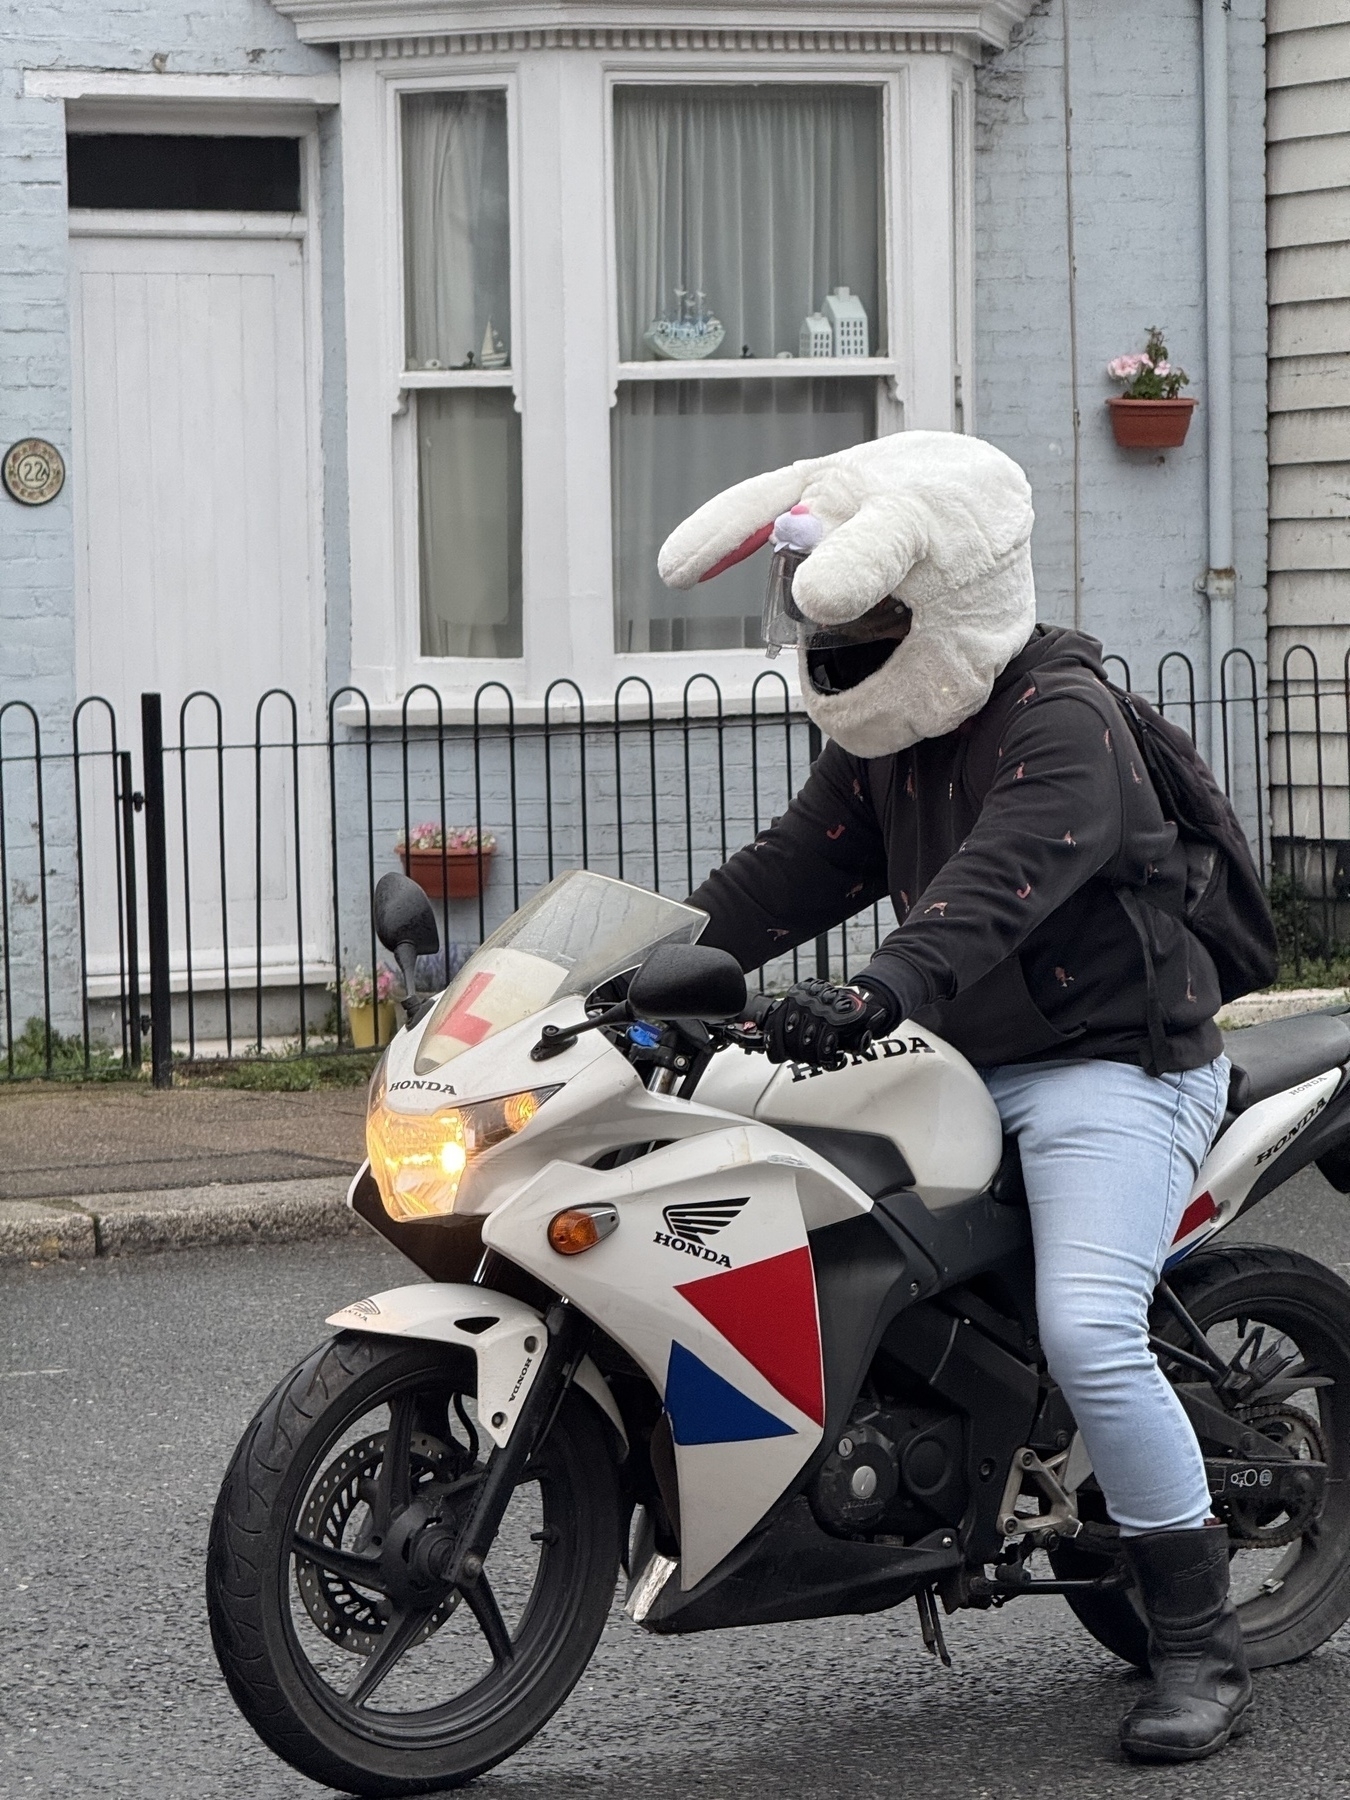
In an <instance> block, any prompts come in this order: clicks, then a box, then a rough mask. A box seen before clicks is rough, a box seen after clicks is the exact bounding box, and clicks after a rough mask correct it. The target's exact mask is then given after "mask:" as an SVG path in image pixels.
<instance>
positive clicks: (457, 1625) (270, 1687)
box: [207, 1334, 620, 1795]
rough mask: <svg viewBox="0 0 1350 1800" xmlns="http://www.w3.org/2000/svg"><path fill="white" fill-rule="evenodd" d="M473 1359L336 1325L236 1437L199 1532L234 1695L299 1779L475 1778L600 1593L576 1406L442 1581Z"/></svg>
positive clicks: (520, 1731) (422, 1781) (610, 1497)
mask: <svg viewBox="0 0 1350 1800" xmlns="http://www.w3.org/2000/svg"><path fill="white" fill-rule="evenodd" d="M474 1385H475V1363H474V1358H473V1357H472V1355H470V1354H467V1353H465V1352H464V1351H461V1350H456V1349H448V1348H446V1347H445V1346H440V1345H434V1344H424V1343H410V1342H408V1341H406V1340H402V1339H397V1338H378V1337H362V1336H358V1335H353V1334H345V1335H343V1336H341V1337H337V1338H334V1339H332V1340H331V1341H330V1342H329V1343H327V1344H324V1345H323V1346H322V1347H321V1348H319V1349H318V1350H316V1351H314V1353H313V1354H312V1355H311V1356H310V1357H309V1358H307V1360H306V1361H305V1362H304V1363H302V1364H301V1365H300V1367H299V1368H297V1369H296V1370H295V1371H294V1372H293V1373H292V1374H291V1375H290V1376H288V1377H287V1379H286V1380H285V1381H284V1382H282V1384H281V1385H280V1387H279V1388H278V1389H277V1390H276V1392H275V1393H274V1394H273V1395H272V1396H271V1398H270V1399H269V1400H268V1402H267V1403H266V1405H265V1406H264V1407H263V1409H262V1411H261V1412H260V1413H259V1415H258V1417H257V1418H256V1419H255V1420H254V1422H253V1424H252V1425H251V1426H250V1427H249V1429H248V1431H247V1432H246V1433H245V1435H244V1438H243V1440H242V1442H241V1443H240V1446H239V1448H238V1450H237V1451H236V1452H235V1456H234V1460H233V1462H232V1464H231V1466H230V1469H229V1472H228V1473H227V1475H226V1477H225V1482H224V1485H223V1486H222V1488H221V1492H220V1498H219V1500H218V1501H217V1503H216V1510H215V1516H214V1518H213V1520H212V1524H211V1542H210V1551H209V1558H208V1570H207V1602H208V1608H209V1612H210V1619H211V1635H212V1639H213V1642H214V1644H215V1649H216V1655H217V1657H218V1658H219V1661H220V1665H221V1668H222V1670H223V1671H224V1674H225V1679H226V1681H227V1682H228V1683H229V1686H230V1691H231V1693H232V1694H233V1695H234V1698H235V1701H236V1703H237V1704H238V1706H239V1708H240V1710H241V1711H242V1712H243V1714H244V1716H245V1718H247V1719H248V1721H249V1723H250V1724H251V1725H252V1726H253V1728H254V1729H255V1730H256V1731H257V1733H258V1735H259V1736H260V1737H261V1738H262V1739H263V1741H264V1742H265V1743H266V1744H268V1745H269V1746H270V1748H271V1749H273V1750H274V1751H276V1753H277V1754H278V1755H279V1756H282V1757H284V1758H285V1759H286V1761H287V1762H289V1763H291V1764H292V1765H293V1766H294V1767H295V1768H297V1769H299V1770H301V1771H302V1772H303V1773H304V1774H306V1775H308V1776H310V1777H311V1778H312V1779H313V1780H315V1781H320V1782H325V1783H327V1784H328V1785H329V1786H330V1787H335V1788H339V1789H341V1790H342V1791H343V1792H353V1791H354V1792H356V1793H358V1794H366V1795H395V1794H422V1793H429V1792H433V1791H435V1790H438V1789H444V1788H447V1787H457V1786H459V1785H460V1784H461V1783H463V1782H466V1781H468V1780H470V1779H472V1777H473V1776H475V1775H478V1774H481V1773H482V1772H483V1770H485V1769H488V1768H491V1767H492V1765H493V1764H494V1763H498V1762H500V1761H501V1760H502V1759H503V1757H506V1756H509V1755H510V1754H511V1753H512V1751H514V1750H516V1749H518V1748H519V1747H520V1746H521V1745H522V1744H523V1743H525V1742H526V1741H527V1740H528V1739H529V1738H531V1737H532V1736H533V1735H534V1734H535V1732H537V1731H538V1730H539V1729H540V1727H541V1726H542V1725H543V1724H544V1723H545V1721H546V1720H547V1719H548V1718H549V1717H550V1715H551V1714H552V1713H553V1712H554V1711H555V1710H556V1708H557V1707H558V1706H559V1705H561V1703H562V1701H563V1700H564V1699H565V1698H566V1697H567V1695H568V1694H569V1693H570V1692H571V1690H572V1688H573V1686H574V1685H575V1683H576V1682H577V1680H578V1679H579V1678H580V1676H581V1673H582V1671H583V1670H584V1669H585V1667H586V1664H587V1663H588V1662H589V1660H590V1656H591V1652H592V1651H593V1649H594V1648H595V1643H596V1639H597V1638H598V1637H599V1635H600V1632H601V1629H602V1627H603V1625H604V1622H605V1617H606V1614H607V1612H608V1610H609V1606H610V1602H611V1600H612V1599H613V1595H614V1584H615V1580H616V1578H617V1574H618V1561H619V1538H620V1529H619V1506H618V1493H617V1484H616V1478H615V1474H614V1465H613V1459H612V1456H611V1454H610V1449H609V1446H608V1443H607V1441H606V1438H605V1434H604V1427H603V1426H602V1424H601V1423H600V1420H599V1416H598V1414H597V1412H596V1410H595V1408H594V1407H593V1406H592V1405H591V1403H590V1402H589V1401H588V1400H587V1399H586V1398H585V1397H584V1396H582V1395H580V1394H578V1393H576V1392H575V1391H573V1392H571V1393H569V1394H568V1395H567V1397H566V1399H565V1400H564V1403H563V1406H562V1408H561V1410H560V1412H559V1414H558V1417H557V1419H556V1421H555V1423H554V1425H553V1427H552V1430H551V1431H550V1432H549V1434H548V1436H547V1438H546V1439H545V1441H544V1443H543V1444H542V1445H541V1446H540V1447H539V1449H538V1450H537V1451H536V1453H535V1455H534V1456H533V1457H532V1458H531V1460H530V1462H529V1463H528V1464H527V1465H526V1468H525V1472H524V1477H523V1479H522V1481H521V1483H520V1485H519V1486H518V1487H517V1488H516V1491H515V1494H514V1496H513V1498H512V1500H511V1503H510V1505H509V1507H508V1509H507V1512H506V1515H505V1518H504V1519H503V1521H502V1526H501V1529H500V1531H499V1533H498V1536H497V1539H496V1541H495V1543H494V1544H493V1547H492V1550H491V1552H490V1554H489V1556H488V1558H487V1559H486V1563H485V1565H484V1569H483V1573H482V1575H481V1577H480V1578H479V1579H478V1580H477V1581H476V1582H474V1583H473V1584H472V1585H471V1586H466V1587H465V1588H464V1590H463V1591H462V1592H461V1590H460V1589H458V1588H452V1587H450V1586H449V1585H448V1584H447V1583H446V1582H445V1581H444V1579H443V1572H444V1570H445V1568H446V1567H447V1566H448V1563H449V1560H450V1555H451V1553H452V1550H453V1544H454V1539H455V1536H456V1535H457V1532H458V1530H459V1528H460V1527H462V1525H463V1523H464V1522H465V1520H466V1519H467V1517H468V1513H469V1510H470V1508H471V1506H472V1504H473V1498H474V1494H475V1491H476V1489H477V1486H478V1484H479V1482H480V1481H481V1479H482V1476H483V1472H484V1468H485V1466H486V1452H487V1451H489V1450H490V1449H491V1444H490V1442H489V1441H488V1440H487V1438H486V1437H485V1435H483V1434H481V1433H480V1432H479V1430H478V1427H477V1421H476V1415H475V1411H474V1401H473V1393H474Z"/></svg>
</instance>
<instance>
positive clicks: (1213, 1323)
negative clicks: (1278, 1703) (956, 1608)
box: [1051, 1244, 1350, 1669]
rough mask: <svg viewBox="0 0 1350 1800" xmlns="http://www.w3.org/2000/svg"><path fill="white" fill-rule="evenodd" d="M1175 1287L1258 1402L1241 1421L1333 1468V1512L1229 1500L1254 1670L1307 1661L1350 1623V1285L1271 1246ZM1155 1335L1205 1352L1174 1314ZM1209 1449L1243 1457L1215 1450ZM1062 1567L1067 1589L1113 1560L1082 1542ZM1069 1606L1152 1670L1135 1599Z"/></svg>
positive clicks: (1176, 1280) (1241, 1409) (1219, 1253)
mask: <svg viewBox="0 0 1350 1800" xmlns="http://www.w3.org/2000/svg"><path fill="white" fill-rule="evenodd" d="M1171 1286H1172V1290H1173V1292H1174V1293H1175V1294H1176V1295H1177V1298H1178V1299H1179V1300H1180V1301H1181V1303H1182V1305H1183V1306H1184V1307H1185V1308H1186V1310H1187V1312H1188V1313H1189V1314H1190V1315H1191V1317H1192V1319H1193V1320H1194V1321H1195V1322H1196V1324H1197V1325H1199V1326H1200V1327H1201V1329H1202V1331H1203V1333H1204V1336H1205V1339H1206V1341H1207V1342H1208V1343H1209V1345H1210V1346H1211V1347H1212V1349H1213V1350H1214V1351H1216V1352H1217V1353H1218V1355H1219V1356H1220V1357H1221V1358H1222V1359H1223V1361H1224V1362H1225V1363H1226V1364H1230V1365H1231V1366H1232V1368H1233V1370H1234V1377H1233V1382H1234V1385H1235V1386H1236V1388H1237V1390H1238V1392H1239V1393H1242V1392H1243V1391H1244V1389H1245V1393H1246V1395H1247V1396H1248V1397H1247V1398H1245V1399H1244V1400H1242V1401H1241V1403H1239V1404H1238V1405H1236V1406H1229V1408H1228V1410H1230V1411H1232V1412H1233V1413H1234V1415H1235V1417H1237V1418H1238V1419H1240V1420H1241V1421H1242V1422H1243V1423H1244V1424H1246V1425H1248V1426H1250V1428H1251V1430H1252V1431H1253V1432H1254V1433H1256V1434H1259V1436H1261V1437H1265V1438H1268V1439H1270V1440H1271V1441H1272V1443H1274V1444H1278V1445H1280V1446H1281V1447H1282V1448H1283V1449H1286V1450H1290V1451H1292V1452H1293V1453H1294V1455H1295V1456H1296V1457H1297V1458H1298V1459H1299V1460H1300V1461H1308V1462H1325V1463H1326V1464H1327V1484H1326V1488H1325V1491H1324V1493H1323V1495H1322V1497H1321V1499H1320V1500H1315V1499H1313V1498H1312V1497H1311V1496H1312V1492H1313V1485H1312V1484H1311V1483H1310V1484H1309V1498H1308V1500H1307V1501H1306V1502H1305V1503H1303V1504H1293V1505H1283V1506H1282V1505H1279V1504H1267V1505H1265V1506H1262V1505H1261V1504H1260V1502H1259V1501H1258V1502H1252V1501H1249V1500H1247V1499H1245V1498H1243V1499H1239V1500H1235V1501H1232V1502H1228V1501H1218V1502H1216V1511H1217V1513H1218V1515H1219V1516H1220V1517H1222V1518H1223V1519H1224V1522H1225V1523H1226V1524H1227V1526H1228V1529H1229V1535H1230V1539H1231V1541H1232V1569H1231V1581H1232V1594H1233V1600H1234V1602H1235V1603H1236V1605H1237V1608H1238V1617H1239V1618H1240V1619H1241V1621H1242V1634H1243V1637H1244V1639H1245V1640H1246V1644H1247V1655H1248V1657H1249V1659H1250V1661H1251V1664H1252V1667H1253V1668H1258V1669H1260V1668H1268V1667H1270V1666H1272V1665H1273V1664H1276V1663H1286V1662H1294V1661H1296V1660H1297V1659H1298V1658H1299V1657H1301V1656H1307V1655H1308V1654H1309V1653H1310V1652H1311V1651H1313V1650H1315V1649H1316V1648H1317V1647H1318V1645H1319V1644H1323V1643H1325V1642H1326V1640H1327V1639H1328V1638H1329V1637H1330V1636H1331V1635H1332V1633H1333V1632H1335V1631H1337V1630H1339V1628H1340V1627H1341V1626H1342V1625H1343V1624H1344V1623H1345V1621H1346V1619H1347V1618H1350V1482H1348V1481H1347V1476H1348V1475H1350V1287H1347V1286H1346V1284H1345V1282H1343V1281H1342V1280H1340V1278H1339V1277H1338V1276H1336V1275H1333V1274H1332V1272H1331V1271H1330V1270H1329V1269H1326V1268H1323V1267H1322V1265H1321V1264H1320V1263H1317V1262H1314V1261H1313V1260H1312V1259H1311V1258H1310V1257H1306V1256H1300V1255H1298V1254H1297V1253H1296V1252H1294V1251H1290V1250H1276V1249H1271V1248H1268V1247H1266V1246H1264V1245H1257V1244H1252V1245H1247V1244H1244V1245H1239V1246H1235V1247H1234V1248H1233V1249H1231V1250H1226V1249H1224V1250H1209V1251H1201V1252H1198V1253H1197V1254H1196V1255H1195V1256H1193V1257H1191V1258H1189V1259H1188V1260H1187V1261H1186V1262H1185V1263H1183V1264H1182V1265H1181V1267H1180V1268H1179V1269H1178V1270H1177V1271H1176V1274H1175V1275H1174V1277H1173V1278H1172V1281H1171ZM1152 1324H1153V1330H1154V1332H1155V1334H1156V1335H1157V1337H1159V1338H1161V1339H1163V1340H1164V1341H1165V1342H1166V1343H1167V1344H1169V1345H1172V1346H1175V1348H1176V1349H1178V1350H1180V1351H1185V1352H1188V1353H1190V1354H1191V1355H1194V1354H1196V1352H1197V1351H1198V1350H1199V1346H1198V1345H1197V1344H1195V1343H1194V1342H1192V1341H1191V1338H1190V1336H1189V1334H1188V1333H1187V1330H1186V1327H1185V1326H1184V1324H1183V1323H1182V1321H1181V1320H1180V1319H1178V1318H1177V1317H1176V1316H1175V1314H1174V1313H1172V1312H1171V1311H1170V1309H1168V1308H1167V1307H1166V1305H1165V1304H1163V1303H1158V1304H1156V1305H1155V1308H1154V1315H1153V1321H1152ZM1159 1357H1160V1361H1161V1363H1162V1366H1163V1370H1164V1373H1165V1374H1166V1375H1167V1376H1168V1378H1169V1379H1170V1380H1173V1381H1178V1382H1182V1381H1190V1382H1194V1381H1200V1380H1202V1379H1203V1377H1202V1376H1201V1375H1200V1374H1199V1372H1198V1371H1197V1370H1196V1369H1195V1367H1194V1366H1193V1365H1192V1364H1188V1363H1183V1362H1182V1361H1181V1360H1180V1358H1177V1359H1171V1360H1169V1359H1168V1357H1167V1356H1166V1354H1165V1353H1163V1352H1160V1353H1159ZM1263 1374H1264V1379H1261V1377H1262V1375H1263ZM1206 1397H1207V1398H1215V1397H1216V1395H1215V1393H1214V1390H1213V1389H1210V1390H1209V1392H1208V1393H1207V1396H1206ZM1201 1448H1202V1449H1203V1450H1204V1452H1205V1454H1206V1456H1220V1457H1221V1456H1231V1455H1233V1451H1232V1450H1231V1449H1228V1448H1225V1447H1224V1446H1222V1445H1220V1444H1212V1443H1206V1442H1204V1440H1203V1439H1202V1441H1201ZM1051 1562H1052V1564H1053V1566H1054V1570H1055V1573H1056V1575H1058V1576H1059V1577H1060V1578H1061V1579H1065V1580H1075V1579H1083V1578H1085V1577H1090V1576H1095V1575H1100V1574H1101V1573H1102V1569H1103V1563H1102V1559H1101V1557H1100V1556H1094V1555H1092V1554H1090V1553H1089V1552H1087V1551H1085V1550H1083V1549H1081V1548H1080V1547H1079V1546H1078V1545H1077V1544H1075V1543H1067V1544H1064V1545H1062V1546H1061V1547H1060V1548H1059V1549H1058V1550H1056V1551H1054V1552H1053V1553H1052V1556H1051ZM1069 1605H1070V1606H1071V1607H1072V1608H1073V1611H1074V1613H1075V1614H1076V1615H1077V1617H1078V1619H1079V1620H1080V1621H1081V1623H1082V1624H1083V1625H1085V1626H1086V1627H1087V1629H1088V1630H1089V1631H1090V1632H1091V1633H1092V1635H1093V1637H1095V1638H1096V1639H1097V1641H1098V1643H1100V1644H1103V1645H1104V1646H1105V1647H1106V1648H1107V1649H1108V1650H1110V1651H1113V1652H1114V1654H1115V1655H1117V1656H1120V1657H1123V1658H1124V1659H1125V1661H1126V1662H1131V1663H1134V1664H1136V1665H1137V1666H1138V1667H1139V1668H1146V1667H1147V1665H1148V1642H1147V1630H1146V1627H1145V1624H1144V1620H1143V1616H1142V1614H1141V1613H1140V1611H1139V1609H1138V1607H1137V1606H1136V1605H1135V1603H1134V1600H1133V1598H1132V1596H1131V1595H1130V1594H1129V1593H1127V1592H1123V1591H1120V1590H1114V1591H1110V1590H1108V1591H1106V1592H1100V1593H1090V1592H1088V1593H1082V1594H1074V1595H1071V1596H1069Z"/></svg>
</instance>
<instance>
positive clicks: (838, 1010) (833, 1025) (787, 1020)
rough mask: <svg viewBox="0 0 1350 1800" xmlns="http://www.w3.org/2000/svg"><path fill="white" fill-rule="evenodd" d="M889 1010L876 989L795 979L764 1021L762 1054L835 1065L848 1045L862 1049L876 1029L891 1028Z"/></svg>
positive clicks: (886, 999)
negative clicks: (763, 1050)
mask: <svg viewBox="0 0 1350 1800" xmlns="http://www.w3.org/2000/svg"><path fill="white" fill-rule="evenodd" d="M893 1011H894V1003H893V1002H892V1001H891V1000H890V998H889V996H888V995H884V994H881V993H878V992H877V991H876V990H875V989H870V988H869V989H862V988H854V987H835V986H834V985H833V983H831V982H828V981H819V980H815V979H812V980H810V981H798V982H795V983H794V984H793V985H792V986H791V987H790V988H789V989H788V991H787V993H786V994H784V995H783V998H782V999H781V1000H780V1001H779V1002H778V1004H777V1005H776V1006H775V1007H774V1009H773V1011H772V1012H771V1013H770V1014H769V1017H768V1018H767V1019H766V1020H765V1022H764V1038H765V1044H764V1049H765V1054H766V1055H767V1056H768V1059H769V1061H770V1062H774V1063H782V1062H800V1063H808V1064H810V1065H811V1067H813V1068H817V1069H837V1068H839V1067H841V1066H842V1064H843V1061H844V1058H845V1056H846V1055H847V1053H848V1052H849V1051H850V1050H855V1051H856V1050H866V1049H867V1047H868V1045H869V1044H870V1043H871V1042H872V1039H873V1037H874V1036H876V1034H877V1033H878V1031H880V1032H883V1033H884V1032H886V1031H889V1029H890V1027H891V1025H892V1024H893V1023H894V1020H893V1019H892V1018H891V1013H892V1012H893Z"/></svg>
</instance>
